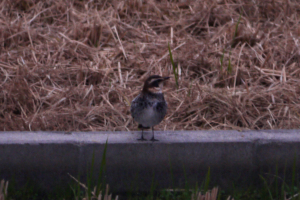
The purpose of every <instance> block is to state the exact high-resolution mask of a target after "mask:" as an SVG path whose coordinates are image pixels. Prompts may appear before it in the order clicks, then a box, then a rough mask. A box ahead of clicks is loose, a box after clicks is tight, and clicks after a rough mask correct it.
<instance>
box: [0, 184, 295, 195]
mask: <svg viewBox="0 0 300 200" xmlns="http://www.w3.org/2000/svg"><path fill="white" fill-rule="evenodd" d="M80 187H81V189H80V192H79V193H77V192H76V194H75V192H74V188H72V190H69V191H65V192H64V193H62V192H60V193H55V194H48V195H46V194H43V195H41V194H40V193H39V192H38V191H34V190H31V189H30V188H29V187H28V188H27V189H26V188H24V189H23V192H20V191H17V190H13V189H12V188H10V186H9V183H8V182H7V181H4V180H2V181H1V185H0V200H10V199H28V200H29V199H30V200H41V199H76V200H81V199H82V200H102V199H103V200H112V199H115V200H117V199H130V200H153V199H157V200H252V199H255V200H299V199H300V195H299V194H300V188H299V187H296V186H291V185H290V186H288V185H281V186H280V187H276V186H275V182H274V183H268V184H267V185H264V186H263V187H261V188H254V187H253V188H248V189H244V190H241V189H235V188H234V187H233V188H232V190H231V191H226V192H225V191H223V190H222V189H220V188H218V187H214V188H213V189H211V190H208V189H207V190H204V189H203V188H201V187H197V186H196V187H195V188H193V189H191V188H186V189H165V190H161V191H151V190H150V192H148V193H127V194H121V195H117V194H110V193H109V187H108V185H107V186H106V188H105V189H104V190H103V191H100V193H99V194H98V195H96V190H97V188H96V187H94V188H90V189H89V188H87V186H86V185H85V184H82V183H80ZM89 190H90V191H91V193H90V194H89V193H88V191H89Z"/></svg>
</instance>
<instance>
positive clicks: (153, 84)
mask: <svg viewBox="0 0 300 200" xmlns="http://www.w3.org/2000/svg"><path fill="white" fill-rule="evenodd" d="M151 87H159V83H158V81H153V82H152V83H151Z"/></svg>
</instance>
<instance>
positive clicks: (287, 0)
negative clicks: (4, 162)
mask: <svg viewBox="0 0 300 200" xmlns="http://www.w3.org/2000/svg"><path fill="white" fill-rule="evenodd" d="M299 22H300V2H299V1H294V0H269V1H250V0H202V1H196V0H193V1H188V0H179V1H166V0H162V1H154V0H147V1H146V0H127V1H117V0H116V1H104V0H103V1H102V0H101V1H81V0H72V1H71V0H70V1H64V0H48V1H37V0H16V1H11V0H2V1H1V3H0V87H1V91H0V129H1V130H2V131H4V130H6V131H8V130H9V131H11V130H21V131H24V130H32V131H37V130H51V131H102V130H137V124H136V123H134V122H133V120H132V118H131V115H130V102H131V100H132V99H133V98H134V97H135V96H136V95H137V94H138V92H139V91H140V90H141V87H142V83H143V81H144V80H145V78H146V77H148V76H149V75H150V74H159V75H168V76H171V79H170V81H169V83H168V85H166V86H165V96H166V99H167V101H168V103H169V110H168V114H167V117H166V118H165V120H164V121H163V122H162V123H161V124H160V125H158V126H157V127H155V129H156V130H158V129H160V130H182V129H184V130H199V129H213V130H215V129H236V130H246V129H291V128H299V126H300V120H299V113H300V98H299V96H300V87H299V83H300V80H299V76H300V67H299V58H300V49H299V36H300V24H299ZM168 43H170V46H171V49H172V54H173V58H174V60H175V62H176V64H177V65H178V73H179V80H178V81H179V88H178V89H177V88H176V84H175V79H174V74H173V70H172V66H171V62H170V57H169V54H168Z"/></svg>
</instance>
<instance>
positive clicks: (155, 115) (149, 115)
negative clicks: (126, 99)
mask: <svg viewBox="0 0 300 200" xmlns="http://www.w3.org/2000/svg"><path fill="white" fill-rule="evenodd" d="M167 108H168V104H167V102H166V101H165V99H164V95H163V94H162V93H156V94H155V93H141V94H139V95H138V96H137V97H136V98H135V99H134V100H133V101H132V103H131V109H130V111H131V115H132V117H133V119H134V120H135V121H137V122H138V123H139V124H141V125H142V126H143V127H153V126H155V125H157V124H159V123H160V122H161V121H162V120H163V118H164V117H165V116H166V114H167Z"/></svg>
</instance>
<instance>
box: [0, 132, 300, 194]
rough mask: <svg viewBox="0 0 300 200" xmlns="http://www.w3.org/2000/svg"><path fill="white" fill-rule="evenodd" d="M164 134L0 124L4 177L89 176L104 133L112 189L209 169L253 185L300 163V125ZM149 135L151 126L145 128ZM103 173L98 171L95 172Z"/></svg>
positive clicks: (60, 182)
mask: <svg viewBox="0 0 300 200" xmlns="http://www.w3.org/2000/svg"><path fill="white" fill-rule="evenodd" d="M155 136H156V138H157V139H159V140H160V141H159V142H154V143H153V142H150V141H147V142H140V141H137V140H136V139H137V138H139V137H140V132H72V133H64V132H0V152H1V153H0V179H2V178H5V179H6V180H11V179H13V180H14V181H15V182H16V183H17V185H20V186H22V185H23V184H25V183H26V182H27V181H30V182H33V183H37V184H38V185H39V187H40V188H42V189H43V190H45V191H51V190H53V188H55V186H59V187H69V184H70V183H71V184H72V183H74V181H73V180H72V179H71V178H70V177H69V176H68V173H69V174H71V175H73V176H74V177H81V179H82V181H83V182H85V181H86V180H85V178H86V177H87V172H88V171H91V170H90V169H91V168H90V167H91V163H92V160H93V153H94V156H95V157H94V158H95V159H94V160H95V163H94V169H95V174H97V173H98V172H99V168H100V163H101V158H102V154H103V150H104V146H105V142H106V140H108V146H107V154H106V173H105V179H106V182H107V183H109V184H110V188H111V190H113V191H114V192H124V191H135V190H139V191H148V190H150V188H151V185H152V184H154V185H155V186H156V189H162V188H171V187H176V188H183V187H184V186H185V184H186V183H188V184H189V185H190V186H193V187H194V186H195V184H196V183H198V185H201V183H202V182H203V181H204V178H205V175H206V174H207V171H208V169H209V168H210V170H211V172H210V173H211V181H212V184H213V185H216V184H217V185H220V186H221V187H223V188H226V187H227V188H228V187H231V186H232V184H233V183H234V184H235V186H241V187H243V186H249V185H250V184H255V183H257V182H259V175H258V174H262V175H265V176H273V175H274V174H275V168H276V166H277V167H278V169H279V173H280V174H284V171H285V173H286V177H288V176H289V175H291V173H292V167H293V163H294V162H296V166H297V168H296V170H297V172H299V171H300V169H299V167H298V166H300V165H299V164H300V163H299V162H300V159H299V157H300V134H299V130H276V131H271V130H270V131H245V132H238V131H165V132H156V133H155ZM145 138H147V139H150V138H151V132H149V131H148V132H145ZM95 177H97V175H95Z"/></svg>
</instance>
